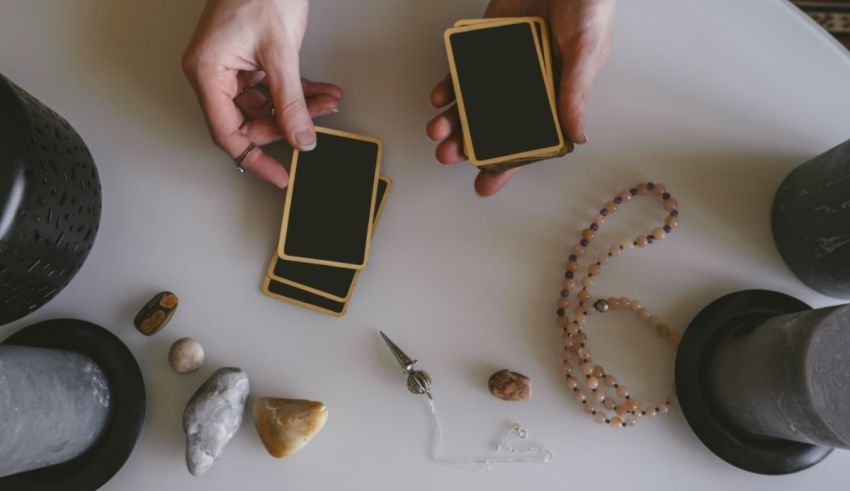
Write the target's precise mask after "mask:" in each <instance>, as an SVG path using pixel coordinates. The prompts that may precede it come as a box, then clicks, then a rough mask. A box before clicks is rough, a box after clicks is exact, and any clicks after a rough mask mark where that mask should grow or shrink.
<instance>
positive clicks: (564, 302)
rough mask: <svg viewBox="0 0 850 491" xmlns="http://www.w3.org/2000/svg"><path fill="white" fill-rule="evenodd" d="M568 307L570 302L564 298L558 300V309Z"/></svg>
mask: <svg viewBox="0 0 850 491" xmlns="http://www.w3.org/2000/svg"><path fill="white" fill-rule="evenodd" d="M569 306H570V301H569V300H567V299H566V298H559V299H558V307H561V308H562V309H566V308H567V307H569Z"/></svg>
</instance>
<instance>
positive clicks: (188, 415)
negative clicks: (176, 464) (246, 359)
mask: <svg viewBox="0 0 850 491" xmlns="http://www.w3.org/2000/svg"><path fill="white" fill-rule="evenodd" d="M249 390H250V385H249V384H248V375H247V374H246V373H245V372H244V371H242V369H240V368H230V367H228V368H219V369H218V370H216V371H215V373H213V374H212V375H211V376H210V378H208V379H207V381H206V382H204V384H203V385H201V387H200V388H198V390H197V391H196V392H195V395H193V396H192V399H190V400H189V403H188V404H187V405H186V410H185V411H183V431H184V432H185V433H186V466H187V467H188V468H189V472H191V473H192V475H193V476H201V475H203V474H205V473H206V472H207V471H208V470H209V469H210V467H212V465H213V462H214V461H215V459H216V458H218V456H219V455H221V451H222V450H223V449H224V446H225V445H227V442H229V441H230V439H231V438H233V435H235V434H236V431H237V430H239V426H241V425H242V415H243V414H244V413H245V400H246V399H247V398H248V392H249Z"/></svg>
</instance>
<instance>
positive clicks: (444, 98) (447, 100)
mask: <svg viewBox="0 0 850 491" xmlns="http://www.w3.org/2000/svg"><path fill="white" fill-rule="evenodd" d="M454 100H455V89H454V86H453V85H452V77H451V75H446V76H445V78H443V79H442V80H440V82H439V83H437V85H435V86H434V88H433V89H431V100H430V102H431V107H433V108H435V109H438V108H441V107H445V106H447V105H449V104H451V103H452V101H454Z"/></svg>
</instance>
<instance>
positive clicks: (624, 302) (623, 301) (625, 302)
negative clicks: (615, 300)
mask: <svg viewBox="0 0 850 491" xmlns="http://www.w3.org/2000/svg"><path fill="white" fill-rule="evenodd" d="M620 308H621V309H630V308H632V301H631V300H630V299H628V298H626V297H620Z"/></svg>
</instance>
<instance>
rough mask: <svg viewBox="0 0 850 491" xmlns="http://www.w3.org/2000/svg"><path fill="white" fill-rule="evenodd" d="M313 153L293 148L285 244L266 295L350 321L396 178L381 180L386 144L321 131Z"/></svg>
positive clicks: (275, 257)
mask: <svg viewBox="0 0 850 491" xmlns="http://www.w3.org/2000/svg"><path fill="white" fill-rule="evenodd" d="M316 138H317V145H316V148H315V149H314V150H312V151H310V152H299V151H298V150H293V152H292V165H291V168H290V171H289V189H288V191H287V194H286V202H285V204H284V209H283V221H282V223H281V227H280V239H279V241H278V246H277V250H276V251H275V254H274V255H273V256H272V260H271V263H270V264H269V267H268V271H267V272H266V277H265V280H264V282H263V287H262V291H263V293H265V294H266V295H268V296H270V297H274V298H277V299H280V300H284V301H287V302H290V303H294V304H297V305H301V306H304V307H307V308H310V309H313V310H316V311H319V312H322V313H326V314H330V315H334V316H337V317H339V316H342V315H344V314H345V312H346V310H347V309H348V302H349V299H350V298H351V294H352V292H353V290H354V285H355V283H356V282H357V278H358V276H359V275H360V271H362V270H363V269H364V268H365V267H366V264H367V263H368V260H369V250H370V246H371V241H372V235H373V234H374V231H375V227H376V225H377V223H378V220H379V219H380V217H381V210H382V208H383V205H384V202H385V201H386V196H387V193H388V192H389V190H390V187H391V186H392V180H391V179H390V178H389V177H387V176H382V175H381V154H382V145H381V141H380V140H378V139H376V138H372V137H368V136H363V135H357V134H354V133H347V132H343V131H337V130H331V129H327V128H318V127H317V128H316Z"/></svg>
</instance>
